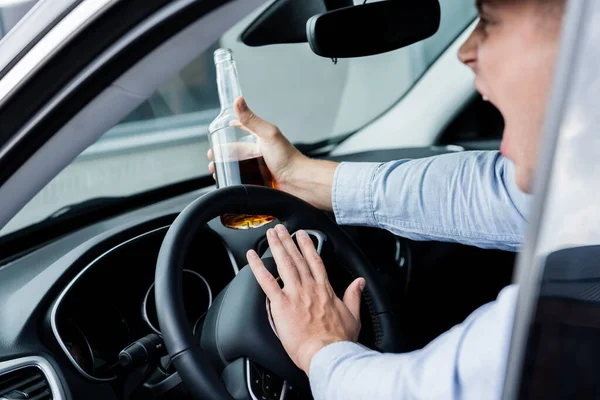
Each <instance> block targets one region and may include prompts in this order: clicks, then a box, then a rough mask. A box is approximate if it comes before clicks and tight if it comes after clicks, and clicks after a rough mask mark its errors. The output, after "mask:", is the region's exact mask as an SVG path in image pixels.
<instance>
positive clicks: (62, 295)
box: [50, 226, 169, 382]
mask: <svg viewBox="0 0 600 400" xmlns="http://www.w3.org/2000/svg"><path fill="white" fill-rule="evenodd" d="M168 228H169V226H162V227H160V228H156V229H153V230H151V231H148V232H145V233H142V234H141V235H138V236H135V237H133V238H131V239H128V240H126V241H124V242H121V243H119V244H118V245H116V246H114V247H112V248H111V249H109V250H107V251H105V252H104V253H102V254H101V255H99V256H98V257H96V258H95V259H94V260H93V261H92V262H91V263H89V264H88V265H86V266H85V268H83V269H82V270H81V271H80V272H79V273H78V274H77V276H75V278H73V280H71V281H70V282H69V284H68V285H67V286H66V287H65V288H64V289H63V291H62V292H61V293H60V295H59V296H58V298H57V300H56V302H55V303H54V306H53V307H52V312H51V314H50V325H51V327H52V333H53V334H54V337H55V338H56V341H57V342H58V344H59V345H60V348H61V349H62V350H63V352H64V353H65V355H66V356H67V358H68V359H69V361H70V362H71V364H73V366H74V367H75V369H77V371H79V372H80V373H81V374H82V375H83V376H85V377H86V378H88V379H90V380H92V381H96V382H110V381H113V380H114V379H116V378H117V377H116V376H112V377H108V378H98V377H95V376H91V375H90V374H88V373H87V372H85V371H84V370H83V369H82V368H81V367H80V366H79V364H77V361H75V359H74V358H73V356H72V355H71V353H70V352H69V350H68V349H67V346H66V345H65V343H64V341H63V339H62V337H61V336H60V333H59V332H58V324H57V322H56V315H57V313H58V309H59V308H60V305H61V303H62V301H63V299H64V298H65V296H66V295H67V293H68V292H69V290H70V289H71V288H72V287H73V286H74V285H75V283H77V281H78V280H79V279H80V278H81V277H82V276H83V275H85V274H86V273H87V272H89V270H90V269H91V268H92V267H93V266H94V265H96V264H98V263H99V262H100V260H102V259H103V258H104V257H106V256H107V255H109V254H111V253H112V252H114V251H115V250H117V249H119V248H121V247H123V246H126V245H128V244H130V243H132V242H135V241H137V240H139V239H141V238H144V237H146V236H148V235H151V234H154V233H157V232H161V231H163V230H167V229H168Z"/></svg>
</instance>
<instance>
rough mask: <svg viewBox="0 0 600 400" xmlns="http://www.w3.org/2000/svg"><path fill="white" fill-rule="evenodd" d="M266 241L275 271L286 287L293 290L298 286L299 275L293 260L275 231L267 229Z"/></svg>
mask: <svg viewBox="0 0 600 400" xmlns="http://www.w3.org/2000/svg"><path fill="white" fill-rule="evenodd" d="M267 240H268V242H269V248H270V249H271V253H273V258H274V259H275V263H276V264H277V271H278V272H279V276H280V277H281V279H282V280H283V283H284V285H285V286H286V287H289V288H293V287H295V286H297V285H299V284H300V274H299V273H298V268H296V264H295V263H294V260H293V259H292V258H291V257H290V255H289V254H288V252H287V251H286V249H285V247H283V243H281V240H279V236H278V235H277V232H275V229H269V230H268V231H267Z"/></svg>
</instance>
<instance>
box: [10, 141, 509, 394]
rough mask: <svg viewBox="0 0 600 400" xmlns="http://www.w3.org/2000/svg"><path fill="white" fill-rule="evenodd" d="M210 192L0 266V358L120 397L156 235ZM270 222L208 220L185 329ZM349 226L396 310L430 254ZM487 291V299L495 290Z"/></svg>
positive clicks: (148, 319) (76, 389) (140, 327)
mask: <svg viewBox="0 0 600 400" xmlns="http://www.w3.org/2000/svg"><path fill="white" fill-rule="evenodd" d="M448 151H449V150H448V149H446V148H434V149H412V150H411V149H401V150H398V151H393V150H386V151H382V152H377V151H376V152H366V153H359V154H354V155H348V156H344V157H335V159H336V160H338V161H340V160H342V159H347V160H351V161H386V160H391V159H400V158H419V157H424V156H430V155H436V154H440V153H443V152H448ZM213 189H214V187H209V188H205V189H202V190H197V191H195V192H191V193H189V194H186V195H182V196H179V197H176V198H172V199H169V200H167V201H163V202H160V203H156V204H153V205H151V206H148V207H144V208H141V209H138V210H135V211H131V212H127V213H124V214H122V215H119V216H117V217H114V218H110V219H107V220H104V221H101V222H98V223H94V224H92V225H89V226H87V227H85V228H83V229H80V230H78V231H76V232H73V233H71V234H68V235H65V236H63V237H61V238H59V239H57V240H55V241H54V242H52V243H50V244H47V245H46V246H44V247H41V248H39V249H37V250H35V251H33V252H31V253H29V254H27V255H25V256H24V257H22V258H20V259H17V260H15V261H12V262H10V263H9V264H6V265H4V266H1V267H0V304H2V305H3V307H2V310H1V313H0V361H3V360H8V359H12V358H16V357H23V356H26V355H41V356H43V357H45V358H46V359H47V360H48V361H49V362H50V363H51V364H52V365H53V366H54V367H55V369H56V370H57V371H59V375H60V377H61V379H63V386H65V388H68V390H70V393H71V395H72V396H73V398H86V399H94V398H102V399H107V398H120V397H121V395H120V393H116V392H115V389H114V382H113V381H114V380H115V376H117V377H118V376H120V375H121V374H120V372H119V366H118V365H116V364H115V363H116V355H117V354H118V352H119V351H120V350H122V348H123V347H125V346H127V344H129V343H131V342H132V341H134V340H137V339H139V338H140V337H142V336H144V335H146V334H148V333H152V332H156V331H159V327H158V326H156V325H157V323H156V319H155V316H154V315H153V313H154V312H155V311H154V310H153V308H152V306H151V304H150V306H147V305H145V302H146V301H147V302H148V303H152V298H151V296H152V290H151V286H152V284H153V281H154V269H155V262H156V258H157V255H158V250H159V248H160V243H161V242H162V238H163V236H164V234H165V233H166V230H167V229H168V226H169V225H170V223H171V222H172V221H173V220H174V219H175V217H176V216H177V215H178V213H179V212H180V211H181V210H183V208H185V206H186V205H188V204H189V203H190V202H192V201H193V200H194V199H196V198H197V197H199V196H202V195H203V194H204V193H207V192H209V191H211V190H213ZM270 226H272V224H270V225H268V226H265V227H262V228H257V229H252V230H247V231H242V230H240V231H238V230H232V229H228V228H225V227H224V226H222V225H221V223H220V221H219V220H218V219H216V220H213V221H211V223H209V225H208V226H207V227H206V229H205V230H204V231H203V232H202V233H201V234H200V235H198V237H197V239H196V240H197V243H196V244H195V245H194V246H192V248H193V249H194V250H192V251H190V254H188V255H187V256H186V257H187V262H186V265H187V266H186V269H187V270H189V275H188V277H189V279H188V280H189V282H190V283H189V288H188V289H186V288H185V287H184V297H185V292H186V291H189V292H190V293H193V294H194V296H197V297H194V296H192V295H190V299H192V298H194V299H200V300H198V301H191V300H190V302H189V305H190V310H189V311H190V312H189V318H190V323H191V324H192V325H195V324H196V323H197V322H198V321H200V320H201V317H202V315H203V312H204V311H205V308H207V307H208V306H209V305H210V297H214V296H216V294H218V293H219V292H220V290H221V289H222V288H223V287H225V285H227V283H228V282H229V281H230V280H231V279H232V278H233V277H234V275H235V273H236V271H237V269H238V268H242V267H243V266H244V265H246V262H245V253H246V251H247V250H248V249H250V248H254V249H257V250H258V251H261V249H262V248H264V241H263V238H264V233H265V231H266V229H268V228H269V227H270ZM306 228H310V227H306ZM347 229H348V233H349V234H351V235H352V236H353V237H354V238H355V240H357V242H358V243H359V245H361V246H362V247H363V250H364V251H365V253H366V254H367V256H368V257H369V258H370V259H371V262H372V264H373V265H374V266H375V267H376V268H377V269H378V270H379V271H380V273H381V275H382V276H383V277H384V280H386V281H388V282H389V287H390V292H391V293H392V295H394V294H398V298H396V299H395V301H397V303H398V304H399V310H400V309H403V308H405V306H404V305H403V306H401V305H400V304H401V303H402V301H403V299H402V296H403V295H404V293H405V290H404V289H405V288H407V287H408V277H409V276H410V268H411V264H410V263H411V257H412V258H413V259H414V258H416V254H421V253H422V254H424V257H425V258H426V257H429V262H430V263H431V264H435V263H436V262H437V261H436V260H435V258H432V255H431V254H429V250H427V249H425V250H423V247H422V245H420V244H415V243H409V242H408V241H405V240H403V239H401V238H397V237H395V236H393V235H391V234H389V233H387V232H385V231H381V230H378V229H373V228H355V227H348V228H347ZM411 249H412V250H411ZM441 249H442V251H446V253H441V254H444V256H447V257H452V255H453V254H454V255H455V256H456V257H459V256H462V253H461V254H459V253H460V251H459V252H458V253H457V250H456V247H452V246H451V247H441ZM444 249H445V250H444ZM469 251H471V252H472V253H471V255H472V256H473V255H474V256H475V257H483V255H482V254H483V253H482V252H481V251H479V250H476V249H471V250H469ZM411 252H412V253H413V254H412V256H411V254H410V253H411ZM485 254H488V253H485ZM502 257H504V258H502ZM511 260H512V256H511V255H508V256H504V255H501V257H500V258H498V257H496V261H495V262H498V263H507V262H508V263H510V262H511ZM466 264H469V263H468V262H466ZM508 275H509V276H510V271H508ZM198 276H200V277H198ZM489 278H490V281H491V280H492V278H495V277H494V276H493V274H492V275H491V276H490V277H489ZM417 279H418V278H417ZM203 281H205V282H206V285H205V284H203ZM446 281H447V280H446ZM484 283H485V282H484ZM484 283H482V284H481V285H480V288H481V287H482V286H485V285H484ZM501 286H502V285H498V288H500V287H501ZM491 287H492V288H493V290H492V291H491V292H492V294H493V293H494V291H495V290H496V287H495V286H494V285H491ZM398 288H402V290H398ZM209 292H210V295H209ZM488 297H491V295H489V294H488V293H486V294H485V295H482V296H480V299H479V300H478V301H482V299H484V300H485V299H487V298H488ZM186 304H188V303H186ZM402 304H404V303H402ZM469 307H472V305H471V304H468V305H464V308H465V310H466V309H468V308H469ZM186 311H188V310H187V307H186ZM462 314H465V311H463V312H461V314H460V316H461V317H462ZM436 329H437V330H439V329H441V328H440V327H438V326H435V328H433V327H432V334H434V333H437V332H435V330H436ZM90 354H92V356H90ZM121 384H122V382H121Z"/></svg>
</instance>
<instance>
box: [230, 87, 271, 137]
mask: <svg viewBox="0 0 600 400" xmlns="http://www.w3.org/2000/svg"><path fill="white" fill-rule="evenodd" d="M234 108H235V113H236V115H237V118H238V120H239V121H240V124H242V125H243V126H244V127H246V128H248V129H249V130H251V131H252V132H254V133H256V134H257V135H258V136H259V137H265V136H267V137H273V136H275V135H277V134H278V133H279V129H278V128H277V127H276V126H275V125H273V124H271V123H269V122H267V121H265V120H263V119H261V118H260V117H258V116H257V115H256V114H254V113H253V112H252V110H251V109H250V107H248V104H247V103H246V100H245V99H244V98H243V97H241V96H240V97H238V98H237V99H236V100H235V104H234Z"/></svg>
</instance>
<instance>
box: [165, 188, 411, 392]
mask: <svg viewBox="0 0 600 400" xmlns="http://www.w3.org/2000/svg"><path fill="white" fill-rule="evenodd" d="M225 213H240V214H242V213H243V214H253V215H273V216H275V217H276V218H278V219H279V221H280V222H281V223H283V224H284V225H285V226H286V227H287V228H288V230H289V231H290V232H295V231H296V230H297V229H310V230H316V231H318V232H320V233H321V234H322V235H324V236H325V237H326V239H327V241H328V242H329V244H330V245H331V246H332V248H333V253H334V254H335V257H336V259H337V260H338V261H339V264H341V265H343V266H344V267H345V268H346V269H347V270H348V272H350V274H351V275H353V278H357V277H363V278H365V279H366V280H367V286H366V288H365V291H364V301H365V303H366V306H367V309H368V316H369V318H370V319H371V321H372V325H373V330H374V338H375V340H374V341H375V346H376V348H377V349H378V350H380V351H385V352H397V351H401V350H402V348H401V347H402V344H401V342H399V338H400V331H399V329H398V325H397V324H396V322H395V318H394V316H393V312H392V310H393V308H392V303H391V300H390V299H389V298H388V296H386V294H385V290H384V288H383V284H382V282H381V281H380V279H379V278H378V275H377V274H376V273H375V272H374V270H373V268H372V267H371V266H370V264H369V262H368V260H367V258H366V257H365V256H364V254H363V253H362V252H361V251H360V249H359V248H358V246H357V245H356V244H355V243H354V242H353V240H352V239H351V238H350V237H349V236H348V235H347V234H346V233H345V232H344V231H343V230H342V229H340V228H339V226H338V225H337V224H336V223H335V222H334V221H332V220H331V219H330V218H329V217H328V216H327V215H326V214H325V213H324V212H322V211H320V210H318V209H316V208H314V207H313V206H311V205H310V204H308V203H306V202H304V201H303V200H301V199H299V198H297V197H294V196H292V195H290V194H287V193H285V192H282V191H279V190H276V189H270V188H266V187H262V186H253V185H237V186H231V187H226V188H221V189H217V190H215V191H213V192H211V193H209V194H206V195H204V196H202V197H200V198H198V199H196V200H195V201H194V202H192V203H191V204H190V205H188V206H187V207H186V208H185V209H184V210H183V211H182V212H181V213H180V214H179V216H178V217H177V218H176V219H175V221H174V222H173V224H172V225H171V226H170V228H169V230H168V232H167V234H166V236H165V238H164V240H163V243H162V246H161V248H160V253H159V256H158V261H157V267H156V276H155V278H156V281H155V282H156V283H155V288H154V290H155V300H156V310H157V314H158V321H159V324H160V330H161V332H162V335H163V338H164V342H165V345H166V348H167V350H168V352H169V354H170V356H171V361H172V363H173V364H174V366H175V368H176V370H177V371H178V373H179V375H180V377H181V379H182V380H183V382H184V384H185V385H186V386H187V388H188V389H189V391H190V392H191V394H192V396H194V398H196V399H243V398H249V393H250V397H253V396H254V397H257V396H256V395H255V394H253V393H252V388H251V385H252V382H251V379H253V378H254V377H255V376H254V375H252V374H256V370H255V368H259V371H265V370H266V371H270V372H269V374H274V375H275V376H277V377H280V378H281V380H285V381H286V382H285V385H284V386H285V387H284V388H283V390H286V387H288V386H293V388H294V389H299V390H300V393H302V392H303V391H304V392H305V394H306V393H310V386H309V382H308V379H307V377H306V374H305V373H304V372H303V371H302V370H300V369H299V368H298V367H296V366H295V365H294V363H293V362H292V360H291V359H290V358H289V356H288V355H287V354H286V352H285V350H284V348H283V346H282V344H281V342H280V341H279V339H278V337H277V335H276V333H275V332H274V330H273V327H272V325H271V323H270V313H269V312H268V302H267V299H266V296H265V294H264V292H263V291H262V289H261V288H260V286H259V285H258V282H257V281H256V279H255V278H254V275H253V274H252V271H251V270H250V268H242V269H241V270H240V272H239V273H238V274H237V275H236V277H235V278H234V279H233V280H232V281H231V282H230V283H229V284H228V285H227V286H226V287H225V288H224V289H223V290H222V291H221V293H220V294H219V295H218V296H217V297H216V298H215V300H214V301H213V303H212V306H211V308H210V309H209V310H208V312H207V315H206V318H205V321H204V325H203V328H202V336H201V339H200V343H198V339H197V338H196V337H195V336H194V335H193V334H192V327H191V326H190V324H189V322H188V319H187V317H186V313H185V309H184V303H183V296H182V292H181V287H182V271H183V268H184V260H185V255H186V253H187V250H188V248H189V246H190V245H191V243H192V239H193V238H194V237H195V236H196V235H197V233H198V232H199V230H200V229H202V228H203V227H204V226H205V225H206V224H207V223H208V222H209V221H211V220H212V219H214V218H216V217H218V216H220V215H222V214H225ZM262 258H263V262H264V264H265V266H266V267H267V269H269V271H270V272H271V273H273V274H274V276H275V277H277V269H276V265H275V262H274V260H273V259H272V257H271V256H270V252H269V251H267V252H266V253H265V255H263V257H262ZM206 262H207V263H210V255H207V261H206ZM217 267H218V266H212V267H211V268H217ZM261 368H264V369H265V370H263V369H261ZM253 371H254V372H253ZM258 375H260V376H261V377H263V378H264V377H265V376H266V375H265V373H264V372H259V373H258ZM269 376H270V375H269ZM286 385H287V386H286ZM275 394H276V396H272V397H276V398H277V399H279V398H280V397H283V396H281V395H280V393H279V392H277V391H276V392H275ZM258 398H260V396H258Z"/></svg>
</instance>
